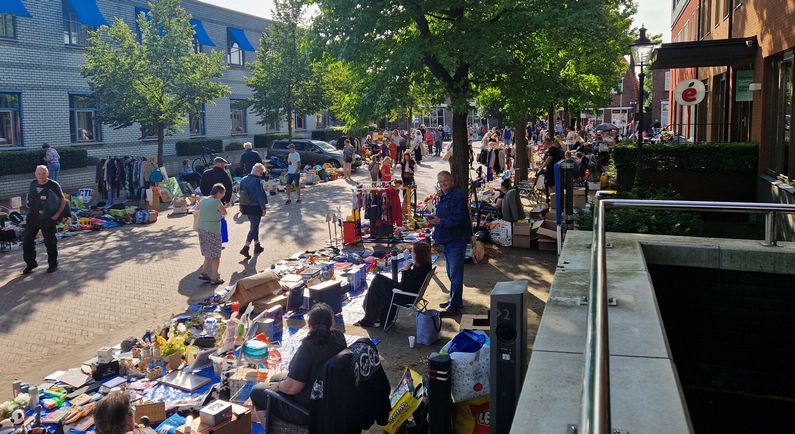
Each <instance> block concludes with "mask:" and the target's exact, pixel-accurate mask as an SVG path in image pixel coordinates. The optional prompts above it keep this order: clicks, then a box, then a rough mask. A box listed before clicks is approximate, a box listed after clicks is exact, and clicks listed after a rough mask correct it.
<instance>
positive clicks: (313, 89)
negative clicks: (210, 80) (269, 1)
mask: <svg viewBox="0 0 795 434" xmlns="http://www.w3.org/2000/svg"><path fill="white" fill-rule="evenodd" d="M304 9H305V2H304V1H301V0H276V2H275V10H274V13H273V17H274V21H273V22H272V23H271V26H270V28H269V29H268V32H267V33H264V34H263V35H262V39H261V41H260V47H259V49H258V50H257V60H256V61H255V62H254V65H253V67H252V76H251V77H249V78H248V79H247V80H246V84H248V86H249V87H251V89H252V90H253V93H254V95H253V97H252V98H251V101H250V102H251V107H252V108H253V110H254V112H255V113H257V115H258V116H259V117H260V120H259V123H260V124H262V125H265V124H268V123H271V122H275V121H279V120H286V121H287V125H288V127H287V137H288V140H290V141H292V138H293V127H294V125H293V115H294V114H299V115H305V114H310V113H317V112H318V111H320V110H323V109H326V108H327V106H328V103H327V97H326V88H325V81H324V75H323V65H322V63H320V62H315V61H313V60H312V53H311V46H310V38H309V32H308V30H307V29H306V27H304V26H302V18H301V17H302V16H303V13H304Z"/></svg>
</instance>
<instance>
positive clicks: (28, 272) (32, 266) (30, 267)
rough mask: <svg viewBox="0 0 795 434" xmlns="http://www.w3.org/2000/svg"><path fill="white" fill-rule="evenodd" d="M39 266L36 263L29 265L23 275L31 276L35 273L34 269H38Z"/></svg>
mask: <svg viewBox="0 0 795 434" xmlns="http://www.w3.org/2000/svg"><path fill="white" fill-rule="evenodd" d="M38 266H39V264H37V263H35V262H34V263H33V265H28V266H27V267H25V269H24V270H22V274H30V273H32V272H33V269H34V268H36V267H38Z"/></svg>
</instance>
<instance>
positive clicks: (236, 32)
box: [227, 27, 256, 51]
mask: <svg viewBox="0 0 795 434" xmlns="http://www.w3.org/2000/svg"><path fill="white" fill-rule="evenodd" d="M227 30H229V35H230V36H232V39H233V40H234V41H235V42H237V45H238V46H239V47H240V49H241V50H243V51H256V50H254V46H253V45H251V42H249V41H248V38H246V32H244V31H242V30H240V29H236V28H234V27H227Z"/></svg>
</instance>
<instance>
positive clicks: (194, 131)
mask: <svg viewBox="0 0 795 434" xmlns="http://www.w3.org/2000/svg"><path fill="white" fill-rule="evenodd" d="M204 117H205V115H204V104H202V106H201V108H199V110H198V111H197V112H196V113H188V125H189V126H190V135H191V136H203V135H205V131H204Z"/></svg>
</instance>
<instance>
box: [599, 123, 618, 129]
mask: <svg viewBox="0 0 795 434" xmlns="http://www.w3.org/2000/svg"><path fill="white" fill-rule="evenodd" d="M594 129H595V130H596V131H610V130H618V127H617V126H615V125H613V124H608V123H604V124H599V125H597V126H596V128H594Z"/></svg>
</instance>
